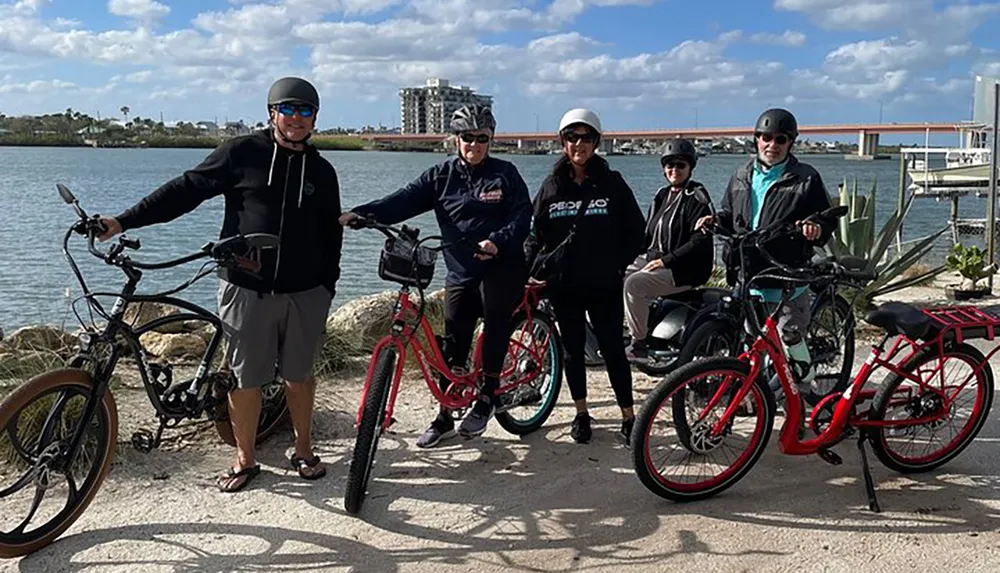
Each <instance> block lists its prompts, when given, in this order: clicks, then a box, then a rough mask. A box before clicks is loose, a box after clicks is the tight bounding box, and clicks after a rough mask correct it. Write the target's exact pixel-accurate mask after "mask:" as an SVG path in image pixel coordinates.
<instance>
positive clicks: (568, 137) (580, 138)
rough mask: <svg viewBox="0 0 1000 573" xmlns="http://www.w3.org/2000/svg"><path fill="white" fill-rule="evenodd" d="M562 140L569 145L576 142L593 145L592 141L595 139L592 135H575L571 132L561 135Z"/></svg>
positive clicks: (575, 133)
mask: <svg viewBox="0 0 1000 573" xmlns="http://www.w3.org/2000/svg"><path fill="white" fill-rule="evenodd" d="M563 138H564V139H565V140H566V141H568V142H570V143H576V142H578V141H582V142H583V143H594V139H596V138H595V137H594V134H592V133H577V132H575V131H571V132H569V133H567V134H565V135H563Z"/></svg>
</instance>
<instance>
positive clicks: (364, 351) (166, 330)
mask: <svg viewBox="0 0 1000 573" xmlns="http://www.w3.org/2000/svg"><path fill="white" fill-rule="evenodd" d="M397 296H398V295H397V291H385V292H381V293H377V294H372V295H367V296H362V297H359V298H356V299H354V300H351V301H348V302H347V303H346V304H344V305H343V306H341V307H340V308H337V309H336V310H335V311H334V312H332V313H331V314H330V316H329V317H328V318H327V322H326V338H325V340H324V344H323V350H322V353H321V356H320V360H319V364H318V365H317V367H318V371H319V372H320V373H321V374H329V373H333V372H336V371H339V370H341V369H343V368H344V367H345V366H347V365H348V364H350V363H351V362H352V361H358V362H365V361H366V358H367V356H369V355H370V353H371V350H372V348H373V347H374V345H375V343H376V342H377V341H378V339H379V338H381V337H382V336H385V335H386V334H388V333H389V328H390V326H391V324H392V315H393V307H394V305H395V303H396V297H397ZM411 300H412V301H413V302H414V304H419V300H418V298H417V295H416V294H412V295H411ZM179 312H181V311H180V310H179V309H177V308H175V307H171V306H169V305H163V304H154V303H143V304H141V305H134V306H131V307H129V309H128V310H127V311H126V313H125V321H126V322H128V323H129V324H131V325H132V326H133V328H135V327H138V326H141V325H144V324H148V323H149V322H151V321H153V320H157V319H160V318H164V317H168V316H172V315H175V314H178V313H179ZM424 314H425V315H426V316H427V318H428V320H429V321H430V324H431V326H432V327H433V329H434V332H436V333H441V332H442V331H443V324H444V291H443V290H438V291H435V292H432V293H429V294H427V297H426V299H425V304H424ZM214 333H215V329H214V328H213V327H212V326H211V325H208V324H207V323H205V322H202V321H179V322H174V323H170V324H166V325H163V326H158V327H156V328H155V329H153V330H152V331H150V332H147V333H145V334H143V335H142V336H141V337H140V339H139V341H140V343H141V344H142V347H143V348H144V349H145V350H146V352H148V353H149V354H150V356H151V358H152V359H154V360H162V361H167V362H171V363H175V364H176V363H185V362H188V363H190V362H196V361H198V360H200V359H201V357H202V356H203V355H204V353H205V350H206V348H207V345H208V343H209V341H211V339H212V336H213V334H214ZM78 334H79V333H75V334H74V333H69V332H66V331H64V330H62V329H59V328H56V327H53V326H26V327H23V328H19V329H17V330H15V331H14V332H12V333H11V334H10V335H9V336H8V337H7V338H6V339H4V338H3V337H2V335H0V379H14V378H28V377H31V376H33V375H35V374H39V373H41V372H44V371H46V370H50V369H53V368H59V367H62V366H63V365H64V364H65V360H66V359H67V358H69V357H71V356H72V355H73V353H74V352H76V350H77V335H78ZM420 338H421V339H423V336H422V334H421V335H420ZM220 350H221V349H220Z"/></svg>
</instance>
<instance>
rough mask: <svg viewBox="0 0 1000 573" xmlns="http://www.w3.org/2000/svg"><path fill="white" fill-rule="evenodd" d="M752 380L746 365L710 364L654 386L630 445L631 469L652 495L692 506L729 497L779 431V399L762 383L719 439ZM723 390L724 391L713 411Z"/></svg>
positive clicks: (699, 363) (718, 360)
mask: <svg viewBox="0 0 1000 573" xmlns="http://www.w3.org/2000/svg"><path fill="white" fill-rule="evenodd" d="M749 374H750V366H749V365H748V364H747V363H745V362H741V361H739V360H736V359H735V358H728V357H713V358H704V359H699V360H696V361H694V362H692V363H690V364H686V365H684V366H682V367H680V368H678V369H677V370H674V371H673V372H672V373H670V374H668V375H667V376H666V377H665V378H664V379H663V380H662V381H661V382H660V383H659V384H657V386H656V387H655V388H654V389H653V391H652V392H651V393H650V395H649V397H648V398H647V399H646V402H645V404H643V406H642V410H641V411H640V412H639V414H638V415H637V416H636V420H635V427H634V428H633V430H632V440H631V442H632V464H633V467H634V468H635V472H636V474H637V475H638V476H639V479H640V480H641V481H642V483H643V485H645V486H646V488H647V489H649V490H650V491H651V492H653V493H655V494H656V495H659V496H660V497H663V498H666V499H670V500H673V501H694V500H698V499H704V498H707V497H711V496H713V495H716V494H718V493H720V492H722V491H724V490H726V489H727V488H729V487H731V486H732V485H733V484H735V483H736V482H738V481H739V480H740V479H741V478H742V477H743V476H745V475H746V474H747V472H749V471H750V469H751V468H752V467H753V466H754V464H755V463H757V460H758V459H760V456H761V454H763V453H764V449H765V447H766V446H767V441H768V439H769V438H770V436H771V429H772V428H773V426H774V396H773V395H772V394H771V392H770V390H768V388H767V386H766V385H765V383H764V382H763V381H762V380H761V379H760V378H758V379H757V380H755V381H753V382H752V386H751V388H750V392H749V393H748V394H747V396H746V398H745V399H744V400H743V402H742V403H741V404H740V405H739V406H738V407H737V410H736V413H735V415H733V416H732V417H730V419H729V421H728V422H727V423H726V424H725V426H724V427H723V429H722V431H721V432H718V433H716V432H715V431H714V427H715V426H716V425H717V423H718V422H719V420H721V419H722V415H723V413H724V412H725V411H726V409H727V408H728V407H729V405H730V403H731V402H732V400H733V399H734V397H735V395H736V390H738V389H739V388H740V387H741V386H742V385H743V384H745V383H746V381H747V377H748V376H749ZM723 385H726V386H725V388H727V390H726V391H725V392H724V394H723V395H722V396H721V398H720V399H716V400H714V401H715V404H713V407H712V408H711V409H709V408H708V406H709V404H710V403H711V402H712V401H713V399H714V398H716V395H717V394H718V392H719V391H720V389H722V388H723ZM678 404H682V405H683V410H684V418H683V423H678V420H677V414H678V411H677V405H678ZM747 412H749V414H747Z"/></svg>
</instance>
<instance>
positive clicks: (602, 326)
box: [550, 287, 633, 408]
mask: <svg viewBox="0 0 1000 573" xmlns="http://www.w3.org/2000/svg"><path fill="white" fill-rule="evenodd" d="M621 294H622V289H621V287H618V288H617V289H614V288H612V289H600V290H596V289H592V288H591V287H582V288H580V289H578V290H577V289H573V290H570V289H566V290H561V291H558V292H553V293H552V294H551V295H550V298H551V301H552V308H553V310H554V311H555V314H556V320H557V321H558V322H559V332H560V334H562V342H563V348H564V349H565V350H566V383H567V384H568V385H569V392H570V395H572V396H573V400H574V401H576V400H582V399H584V398H586V397H587V367H586V363H585V362H584V352H583V349H584V346H585V345H586V338H587V330H586V329H587V323H586V317H587V315H590V322H591V324H592V325H593V327H594V336H595V337H596V338H597V345H598V347H599V348H600V349H601V354H602V355H603V356H604V364H605V367H606V368H607V370H608V378H609V379H610V380H611V388H612V389H613V390H614V391H615V400H616V401H617V402H618V407H619V408H631V407H632V403H633V400H632V368H631V366H630V365H629V363H628V358H626V356H625V342H624V338H623V331H622V328H623V325H624V320H625V309H624V307H623V306H622V296H621Z"/></svg>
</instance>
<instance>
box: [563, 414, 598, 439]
mask: <svg viewBox="0 0 1000 573" xmlns="http://www.w3.org/2000/svg"><path fill="white" fill-rule="evenodd" d="M590 420H591V418H590V414H588V413H586V412H584V413H583V414H577V415H576V417H575V418H573V427H572V428H571V429H570V431H569V435H570V437H571V438H573V441H575V442H576V443H578V444H587V443H590V437H591V435H593V432H592V431H591V430H590Z"/></svg>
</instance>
